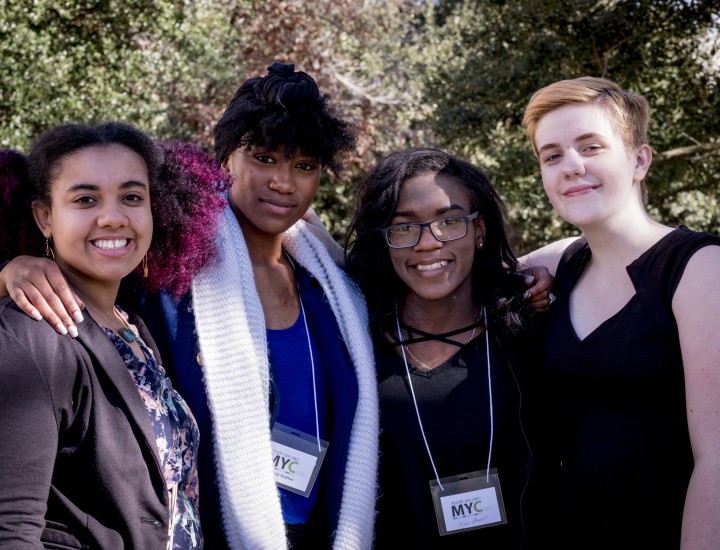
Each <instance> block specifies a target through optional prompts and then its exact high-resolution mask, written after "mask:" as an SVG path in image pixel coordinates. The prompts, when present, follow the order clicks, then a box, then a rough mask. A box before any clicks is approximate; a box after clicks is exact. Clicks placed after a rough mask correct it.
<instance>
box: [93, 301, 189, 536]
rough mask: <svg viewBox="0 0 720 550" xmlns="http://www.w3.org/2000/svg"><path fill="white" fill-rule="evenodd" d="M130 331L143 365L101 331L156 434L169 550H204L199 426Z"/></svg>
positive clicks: (117, 338) (118, 341) (123, 345)
mask: <svg viewBox="0 0 720 550" xmlns="http://www.w3.org/2000/svg"><path fill="white" fill-rule="evenodd" d="M116 307H117V306H116ZM118 311H119V312H120V313H121V315H122V316H123V318H124V319H125V320H126V321H127V322H128V324H129V321H128V315H127V313H125V312H124V311H123V310H122V309H120V308H119V307H118ZM129 326H130V327H131V328H132V329H133V332H134V333H135V335H136V337H137V339H138V343H139V344H140V347H141V349H142V351H143V355H144V358H143V359H144V361H143V360H141V359H140V358H138V357H137V356H136V355H135V354H134V353H133V351H132V349H131V348H130V346H128V345H127V343H126V342H125V341H124V340H123V339H122V338H121V337H120V336H118V334H117V333H116V332H115V331H113V330H111V329H109V328H107V327H103V329H104V330H105V333H106V334H107V335H108V337H109V338H110V340H111V341H112V343H113V344H114V345H115V348H116V349H117V350H118V353H120V355H121V357H122V358H123V361H124V362H125V365H126V366H127V368H128V371H129V372H130V375H131V376H132V378H133V381H134V382H135V385H136V386H137V388H138V391H139V392H140V397H142V400H143V402H144V403H145V408H146V409H147V411H148V414H149V416H150V421H151V422H152V426H153V429H154V431H155V438H156V443H157V449H158V453H159V456H160V465H161V467H162V468H163V473H164V475H165V483H166V484H167V488H168V491H169V493H170V497H169V498H170V507H171V513H172V521H171V522H170V531H171V532H170V533H169V538H168V549H173V550H174V549H178V550H188V549H200V548H202V547H203V536H202V530H201V527H200V513H199V508H198V504H199V495H198V472H197V453H198V444H199V441H200V433H199V431H198V427H197V423H196V422H195V418H194V417H193V415H192V412H191V411H190V409H189V407H188V406H187V404H186V403H185V401H184V400H183V398H182V397H181V396H180V394H179V393H178V392H177V391H175V390H174V389H173V387H172V384H171V382H170V379H169V378H168V377H167V376H166V375H165V369H164V368H163V367H162V366H161V365H159V364H158V362H157V360H156V359H155V356H154V355H153V352H152V350H151V349H150V348H148V347H147V346H146V345H145V342H143V341H142V339H141V338H140V337H139V336H137V335H138V330H137V328H136V327H134V326H133V325H129ZM173 496H174V497H175V499H174V501H173Z"/></svg>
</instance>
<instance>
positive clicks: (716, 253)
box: [673, 245, 720, 317]
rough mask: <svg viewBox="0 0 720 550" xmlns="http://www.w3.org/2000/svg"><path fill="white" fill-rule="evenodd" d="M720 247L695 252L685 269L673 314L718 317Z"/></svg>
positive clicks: (674, 298)
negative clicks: (714, 313) (714, 314)
mask: <svg viewBox="0 0 720 550" xmlns="http://www.w3.org/2000/svg"><path fill="white" fill-rule="evenodd" d="M718 273H720V245H709V246H704V247H702V248H700V249H699V250H697V252H695V253H694V254H693V255H692V257H691V258H690V260H689V261H688V263H687V266H686V267H685V270H684V272H683V275H682V278H681V279H680V283H679V284H678V287H677V290H676V291H675V296H674V297H673V311H674V312H675V313H676V316H677V315H678V314H680V315H682V314H683V313H687V314H688V315H693V316H697V315H703V313H704V312H707V313H711V312H712V311H716V312H717V313H716V315H717V316H718V317H720V285H719V284H718V278H717V274H718Z"/></svg>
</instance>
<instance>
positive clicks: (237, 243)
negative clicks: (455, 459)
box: [0, 63, 378, 550]
mask: <svg viewBox="0 0 720 550" xmlns="http://www.w3.org/2000/svg"><path fill="white" fill-rule="evenodd" d="M214 139H215V154H216V161H217V164H218V165H219V166H220V167H222V169H223V170H224V171H225V172H226V173H228V174H229V175H230V176H231V180H232V182H233V183H232V185H231V187H230V189H229V192H228V193H227V199H228V204H227V206H226V208H225V210H224V211H223V212H222V214H221V216H220V219H219V229H218V232H217V236H216V247H217V256H216V257H215V258H214V260H213V261H212V262H210V263H209V264H208V265H207V266H206V267H205V268H203V269H202V270H201V271H200V273H198V274H197V275H196V276H194V277H193V280H192V285H191V289H190V291H189V292H186V293H184V294H182V295H178V294H173V293H172V292H168V291H162V292H153V293H149V294H147V293H146V294H145V295H144V296H143V299H142V305H143V306H144V307H143V309H142V311H143V315H144V317H145V318H146V320H147V322H148V325H149V326H150V328H151V329H152V331H153V334H157V336H156V340H157V341H158V342H159V344H160V348H161V350H163V351H166V352H167V354H166V356H167V359H168V361H167V363H168V369H169V372H170V373H171V376H172V377H173V382H174V384H175V386H176V387H177V388H178V389H179V391H180V392H181V393H182V394H183V396H185V398H186V399H187V400H188V402H189V404H190V406H191V408H192V410H193V413H194V414H195V416H196V417H197V419H198V424H199V426H200V433H201V434H202V439H201V444H200V456H199V463H200V486H201V487H202V491H203V493H202V494H203V498H202V499H201V501H200V514H201V519H202V523H203V529H204V532H205V544H206V547H207V548H212V549H213V550H214V549H225V548H231V549H240V548H250V549H268V550H277V549H280V548H288V547H292V548H293V549H294V550H301V549H303V548H311V549H323V548H349V549H353V550H363V549H369V548H371V546H372V539H373V526H374V516H375V512H374V508H375V499H376V474H377V472H376V470H377V458H378V457H377V452H378V442H377V439H378V403H377V387H376V381H375V370H374V360H373V348H372V342H371V340H370V336H369V333H368V320H367V312H366V306H365V302H364V299H363V297H362V294H361V293H360V291H359V290H358V288H357V287H356V285H355V284H354V283H352V281H351V280H350V279H349V277H348V276H347V275H346V274H345V273H344V271H343V270H342V269H340V268H339V267H337V265H336V264H335V263H334V262H333V258H332V257H331V256H330V254H329V253H328V251H327V250H326V248H325V246H324V245H323V244H322V243H321V242H320V241H319V240H318V239H317V238H316V237H315V235H314V234H313V231H312V229H311V228H308V227H307V225H306V224H305V222H304V221H303V220H302V219H301V217H302V216H303V214H304V213H305V212H306V211H307V210H308V208H309V207H310V204H311V203H312V200H313V198H314V196H315V193H316V191H317V190H318V186H319V183H320V176H321V173H322V171H323V170H324V169H326V168H328V169H330V170H332V171H334V172H336V173H337V172H338V171H339V170H340V168H341V167H342V164H343V160H344V158H345V156H346V155H348V154H349V153H351V152H352V151H353V149H354V147H355V133H354V129H353V128H352V126H351V125H350V124H349V123H348V122H346V121H344V120H342V119H341V118H338V117H337V116H336V115H335V114H334V113H333V110H332V109H331V107H330V103H329V98H328V97H327V96H326V95H323V94H321V93H320V90H319V89H318V87H317V84H316V83H315V80H314V79H313V78H312V77H310V76H309V75H307V74H306V73H304V72H300V71H297V72H296V71H295V68H294V66H293V65H287V64H283V63H275V64H274V65H272V66H271V67H269V69H268V73H267V74H266V75H265V76H262V77H259V76H258V77H254V78H250V79H248V80H246V81H245V82H244V83H243V84H242V85H241V86H240V88H239V89H238V90H237V92H236V94H235V96H234V97H233V99H232V100H231V102H230V104H229V105H228V107H227V109H226V110H225V113H224V114H223V115H222V117H221V119H220V120H219V121H218V123H217V125H216V127H215V130H214ZM41 262H43V263H45V264H49V265H41ZM23 266H25V267H23ZM63 286H64V282H63V281H62V279H61V278H60V277H59V274H58V273H57V270H55V269H54V267H53V266H52V264H50V263H49V262H47V261H45V260H41V259H37V258H27V257H23V258H19V259H16V260H14V261H13V262H11V263H10V264H8V267H6V268H5V269H4V270H3V271H2V272H0V292H2V291H4V289H5V288H7V289H8V291H9V292H10V293H12V294H13V295H15V296H16V297H18V300H19V301H22V300H25V302H24V303H25V304H26V306H27V307H26V308H25V310H26V312H28V314H31V313H36V314H38V315H39V314H42V316H43V317H45V318H46V319H48V320H49V322H50V323H51V324H53V325H58V326H60V327H63V326H67V325H68V324H72V315H75V314H78V313H79V312H80V308H79V306H78V301H77V300H76V299H75V297H74V296H72V293H71V292H68V291H63V290H62V289H63ZM55 289H57V296H59V299H54V300H51V301H50V304H51V305H49V304H48V302H47V298H49V297H51V296H55ZM43 296H44V297H43ZM27 300H30V301H32V302H33V303H34V304H35V307H32V306H31V305H30V304H29V302H27ZM68 312H69V313H68Z"/></svg>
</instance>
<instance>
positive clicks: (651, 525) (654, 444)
mask: <svg viewBox="0 0 720 550" xmlns="http://www.w3.org/2000/svg"><path fill="white" fill-rule="evenodd" d="M719 244H720V238H719V237H716V236H714V235H710V234H705V233H696V232H693V231H690V230H689V229H687V228H685V227H680V228H677V229H675V230H674V231H672V232H671V233H668V234H667V235H666V236H664V237H663V238H662V239H661V240H660V241H658V242H657V243H656V244H655V245H654V246H652V247H651V248H650V249H648V250H647V251H646V252H645V253H643V254H642V255H641V256H640V257H639V258H637V259H636V260H635V261H633V262H632V263H631V264H630V265H629V266H628V267H627V272H628V275H629V276H630V278H631V280H632V283H633V285H634V287H635V291H636V293H635V295H634V296H633V297H632V298H631V299H630V300H629V301H628V303H627V304H626V305H625V306H624V307H623V308H622V309H621V310H620V311H619V312H617V313H616V314H615V315H613V316H611V317H610V318H609V319H607V320H606V321H605V322H603V323H602V324H601V325H600V326H598V327H597V328H596V329H595V330H594V331H592V332H591V333H590V334H588V335H587V337H586V338H585V339H583V340H580V339H579V338H578V337H577V334H576V333H575V330H574V328H573V326H572V323H571V320H570V313H569V295H570V292H571V291H572V289H573V288H574V287H575V285H576V284H577V281H578V280H579V278H580V276H581V275H582V273H583V270H584V269H585V267H586V266H587V263H588V261H589V260H590V256H591V251H590V249H589V247H588V244H587V241H586V240H585V239H579V240H577V241H576V242H574V243H573V244H572V245H571V246H570V247H569V248H568V249H567V250H566V252H565V254H564V255H563V258H562V260H561V261H560V264H559V266H558V270H557V275H556V279H555V281H554V285H553V287H554V288H553V291H554V292H555V294H556V295H557V297H558V300H557V302H556V303H555V304H554V305H553V307H552V308H551V312H550V313H549V317H548V325H547V332H546V337H545V346H544V364H545V369H546V372H547V374H548V382H549V384H548V388H549V391H550V392H551V396H550V397H551V398H550V400H549V401H550V402H552V403H554V404H555V405H556V406H557V411H556V412H557V417H556V421H555V423H554V425H553V426H552V428H553V429H554V430H555V435H556V436H557V437H558V440H557V446H556V447H555V450H556V451H557V452H559V453H560V456H559V458H560V460H561V461H562V471H563V476H562V478H561V479H559V480H557V483H556V484H555V487H556V490H557V494H558V495H560V499H561V503H562V505H561V507H560V509H559V514H560V515H559V516H558V528H557V534H558V535H559V536H560V537H562V536H567V541H566V545H565V546H564V548H583V549H590V548H613V549H615V550H618V549H623V548H628V549H630V548H632V549H637V548H652V549H653V550H660V549H668V550H670V549H672V550H677V548H679V546H680V529H681V521H682V512H683V505H684V501H685V493H686V491H687V487H688V481H689V479H690V475H691V473H692V469H693V456H692V450H691V448H690V440H689V435H688V428H687V414H686V409H685V385H684V375H683V362H682V356H681V350H680V342H679V337H678V330H677V325H676V323H675V319H674V317H673V313H672V298H673V295H674V293H675V290H676V288H677V286H678V284H679V282H680V279H681V278H682V275H683V272H684V270H685V266H686V265H687V262H688V261H689V259H690V258H691V257H692V255H693V254H694V253H695V252H696V251H697V250H698V249H700V248H702V247H704V246H708V245H719Z"/></svg>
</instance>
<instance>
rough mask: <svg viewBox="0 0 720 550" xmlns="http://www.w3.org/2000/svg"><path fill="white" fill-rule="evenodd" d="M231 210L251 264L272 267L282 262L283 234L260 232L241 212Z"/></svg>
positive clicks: (234, 209)
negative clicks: (238, 226)
mask: <svg viewBox="0 0 720 550" xmlns="http://www.w3.org/2000/svg"><path fill="white" fill-rule="evenodd" d="M232 210H233V212H234V214H235V218H236V219H237V221H238V224H239V225H240V229H241V231H242V234H243V238H244V239H245V246H246V247H247V249H248V254H249V256H250V260H251V261H252V263H253V264H265V265H272V264H277V263H279V262H283V254H282V242H283V237H284V235H285V233H284V232H283V233H266V232H264V231H260V230H259V229H258V228H257V227H256V226H255V225H254V224H252V223H250V221H248V219H247V218H246V217H245V215H244V214H243V213H242V212H240V211H239V210H237V209H236V208H234V207H233V208H232Z"/></svg>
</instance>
